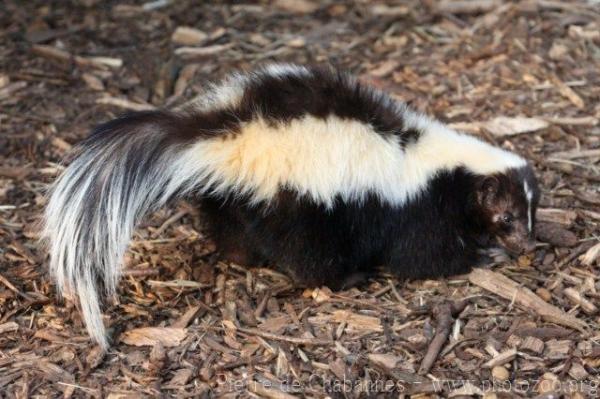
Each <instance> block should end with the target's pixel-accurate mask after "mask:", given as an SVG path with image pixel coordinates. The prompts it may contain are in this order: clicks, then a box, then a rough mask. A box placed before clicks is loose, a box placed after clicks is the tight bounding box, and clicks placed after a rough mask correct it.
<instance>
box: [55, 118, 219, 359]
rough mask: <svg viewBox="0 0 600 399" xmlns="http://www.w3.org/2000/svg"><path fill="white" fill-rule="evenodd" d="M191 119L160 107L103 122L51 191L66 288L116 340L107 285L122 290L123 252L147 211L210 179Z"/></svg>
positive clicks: (99, 329) (58, 263) (93, 330)
mask: <svg viewBox="0 0 600 399" xmlns="http://www.w3.org/2000/svg"><path fill="white" fill-rule="evenodd" d="M195 134H197V128H196V127H195V126H192V122H191V121H189V118H188V119H186V117H183V116H179V115H176V114H174V113H169V112H162V111H160V112H159V111H156V112H155V111H152V112H138V113H133V114H129V115H126V116H124V117H121V118H119V119H116V120H114V121H112V122H109V123H106V124H104V125H101V126H100V127H98V128H97V129H96V130H95V131H94V132H93V133H92V135H91V136H90V137H89V138H88V139H87V140H86V141H84V142H83V143H82V144H81V145H80V146H79V148H78V152H77V154H76V157H75V159H74V161H73V162H72V163H71V164H70V165H69V166H68V167H67V168H66V170H65V171H64V173H63V174H62V176H61V177H60V178H59V179H58V180H57V181H56V183H55V184H54V186H53V187H52V189H51V192H50V198H49V203H48V206H47V209H46V213H45V228H44V237H45V240H46V242H47V244H48V249H49V253H50V270H51V273H52V275H53V276H54V278H55V279H56V282H57V286H58V289H59V291H60V292H62V293H68V294H76V295H77V296H78V298H79V301H80V304H81V310H82V312H83V317H84V320H85V323H86V326H87V329H88V331H89V333H90V335H91V336H92V338H93V339H95V340H96V341H98V343H100V345H102V346H103V347H104V348H106V347H107V346H108V344H107V340H106V336H105V328H104V325H103V323H102V315H101V310H100V302H99V296H100V295H99V291H100V290H101V289H102V288H101V287H103V288H104V291H105V293H106V294H107V295H112V294H114V292H115V289H116V285H117V282H118V279H119V276H120V274H121V266H122V261H123V255H124V253H125V251H126V249H127V246H128V243H129V241H130V238H131V235H132V233H133V229H134V227H135V225H136V223H137V222H138V221H139V220H140V218H141V217H142V216H144V215H145V214H147V213H148V212H151V211H153V210H155V209H157V208H159V207H160V206H162V205H163V204H164V203H165V202H166V201H168V200H169V199H171V198H173V197H178V196H181V195H185V194H186V193H188V192H190V191H191V190H194V189H196V188H198V185H199V184H200V183H201V182H205V183H206V181H207V179H208V180H210V176H208V175H209V173H210V172H209V171H207V170H203V169H205V168H203V165H202V163H198V162H194V160H193V159H190V157H193V156H194V154H192V150H193V149H194V148H193V143H194V142H195V141H197V140H198V137H197V136H196V137H195V136H194V135H195Z"/></svg>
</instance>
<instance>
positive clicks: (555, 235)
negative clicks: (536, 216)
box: [535, 223, 579, 247]
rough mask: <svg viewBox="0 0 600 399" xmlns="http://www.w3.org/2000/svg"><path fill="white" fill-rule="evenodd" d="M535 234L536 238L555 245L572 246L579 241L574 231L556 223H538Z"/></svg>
mask: <svg viewBox="0 0 600 399" xmlns="http://www.w3.org/2000/svg"><path fill="white" fill-rule="evenodd" d="M535 235H536V237H537V239H538V240H540V241H542V242H547V243H548V244H552V245H554V246H555V247H574V246H575V245H577V243H578V242H579V240H578V239H577V236H576V235H575V233H573V232H572V231H570V230H567V229H565V228H563V227H562V226H561V225H559V224H556V223H538V224H537V226H536V228H535Z"/></svg>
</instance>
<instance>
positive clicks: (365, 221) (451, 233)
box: [202, 168, 485, 288]
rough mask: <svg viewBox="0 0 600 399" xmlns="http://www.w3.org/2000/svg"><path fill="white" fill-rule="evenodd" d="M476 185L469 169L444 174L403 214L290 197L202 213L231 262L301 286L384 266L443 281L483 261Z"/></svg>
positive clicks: (379, 205) (211, 202) (211, 206)
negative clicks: (271, 270) (280, 274)
mask: <svg viewBox="0 0 600 399" xmlns="http://www.w3.org/2000/svg"><path fill="white" fill-rule="evenodd" d="M477 178H478V177H477V176H474V175H472V174H471V173H469V172H467V171H465V170H464V169H462V168H459V169H456V170H454V171H445V172H442V173H440V174H438V175H437V176H436V177H435V178H433V180H432V181H431V183H430V184H429V187H428V189H427V191H425V192H423V193H422V194H421V195H420V196H418V197H417V198H415V199H413V200H412V201H410V202H409V203H408V204H406V205H405V206H402V207H392V206H390V205H388V204H385V203H383V202H381V201H380V200H379V199H377V198H376V197H374V196H371V197H369V198H368V199H367V200H365V201H364V202H362V203H345V202H343V201H341V200H338V201H336V203H335V205H334V206H333V207H332V208H331V209H327V208H325V207H324V206H323V205H318V204H315V203H314V202H312V201H310V200H307V199H305V198H298V197H297V196H296V194H295V193H293V192H289V191H288V192H283V193H282V194H281V195H280V197H279V198H278V200H277V201H276V202H274V203H271V204H268V205H259V206H249V205H247V202H245V201H239V200H238V201H233V202H226V203H224V202H223V200H222V199H218V198H212V199H204V200H203V201H202V203H203V207H202V209H203V211H204V212H206V213H207V214H208V217H209V222H210V225H211V227H212V231H213V236H214V238H215V240H216V241H217V246H218V247H219V248H221V249H222V251H223V255H224V256H225V257H229V256H228V255H229V254H230V253H231V252H232V253H234V256H233V258H235V259H234V260H236V261H238V262H241V263H246V264H250V265H258V264H259V263H262V262H265V261H267V262H269V263H270V264H271V265H272V266H274V267H277V268H279V269H281V270H283V271H285V272H287V273H289V274H290V275H292V276H293V277H294V279H295V281H296V282H298V283H300V284H304V285H307V286H318V285H323V284H324V285H328V286H330V287H332V288H340V287H342V286H343V285H345V282H346V281H347V280H348V278H351V276H352V275H355V274H356V273H364V274H373V273H375V272H376V271H377V268H378V267H379V266H383V268H384V269H385V270H387V271H390V272H392V273H394V274H396V275H397V276H399V277H403V278H427V277H439V276H447V275H452V274H458V273H464V272H467V271H469V270H470V268H471V267H472V266H475V264H476V263H477V261H478V256H477V249H478V248H479V244H478V242H480V237H481V236H482V235H483V234H484V233H485V232H484V231H482V230H481V228H482V226H480V225H478V224H477V223H475V221H474V220H475V219H474V218H473V215H472V207H471V206H470V204H471V203H472V201H473V200H474V199H473V196H472V193H473V191H474V188H475V184H476V181H477ZM254 262H255V263H254Z"/></svg>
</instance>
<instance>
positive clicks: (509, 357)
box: [483, 348, 517, 368]
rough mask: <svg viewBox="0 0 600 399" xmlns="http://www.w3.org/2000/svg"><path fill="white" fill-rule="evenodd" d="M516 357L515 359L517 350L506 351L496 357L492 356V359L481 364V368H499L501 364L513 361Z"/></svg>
mask: <svg viewBox="0 0 600 399" xmlns="http://www.w3.org/2000/svg"><path fill="white" fill-rule="evenodd" d="M516 357H517V350H516V349H514V348H513V349H508V350H506V351H504V352H501V353H500V354H498V355H497V356H494V358H492V359H491V360H489V361H487V362H485V363H484V364H483V367H486V368H492V367H495V366H501V365H503V364H506V363H508V362H511V361H513V360H514V359H515V358H516Z"/></svg>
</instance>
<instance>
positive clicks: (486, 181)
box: [477, 176, 500, 205]
mask: <svg viewBox="0 0 600 399" xmlns="http://www.w3.org/2000/svg"><path fill="white" fill-rule="evenodd" d="M499 188H500V181H499V180H498V178H497V177H496V176H486V177H483V178H482V179H481V180H480V181H479V183H478V185H477V202H479V204H480V205H486V204H488V205H489V204H490V203H491V202H492V201H493V200H494V198H496V195H497V194H498V190H499Z"/></svg>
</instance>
